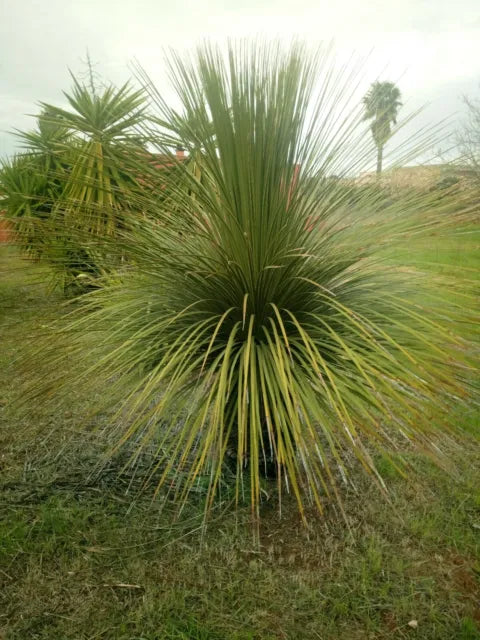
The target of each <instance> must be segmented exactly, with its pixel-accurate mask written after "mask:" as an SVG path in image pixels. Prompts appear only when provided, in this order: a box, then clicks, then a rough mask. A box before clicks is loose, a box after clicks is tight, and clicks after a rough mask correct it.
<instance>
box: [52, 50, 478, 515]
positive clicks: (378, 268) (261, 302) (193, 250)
mask: <svg viewBox="0 0 480 640" xmlns="http://www.w3.org/2000/svg"><path fill="white" fill-rule="evenodd" d="M322 56H323V54H320V53H319V54H317V55H308V54H307V53H306V51H305V49H304V48H303V47H302V46H301V45H299V44H296V45H293V46H292V47H291V48H290V49H288V50H286V51H285V50H283V49H282V48H281V47H280V46H279V45H261V44H258V43H257V44H255V45H252V44H249V43H243V44H240V45H235V44H232V45H230V46H229V48H228V51H227V53H226V56H224V55H223V52H222V51H221V50H220V49H218V48H216V47H214V46H208V45H207V46H204V47H202V48H200V49H199V50H198V52H197V54H196V56H195V57H194V58H187V59H182V58H180V57H178V56H176V55H173V56H172V57H171V58H170V71H171V78H172V81H173V84H174V87H175V89H176V92H177V95H178V98H179V100H180V101H181V102H182V104H183V105H184V108H185V111H186V112H188V113H195V131H196V137H197V139H198V141H199V142H201V148H202V179H201V180H200V179H197V176H196V175H195V173H194V172H191V171H190V170H189V169H188V168H187V167H185V168H184V169H182V167H183V165H181V164H179V167H178V169H179V171H183V174H182V175H183V180H180V181H179V180H175V181H173V182H172V183H171V184H170V185H169V189H171V192H173V193H174V195H175V207H174V210H173V209H172V208H170V207H169V204H168V200H167V201H158V200H154V199H153V200H151V199H150V196H149V194H147V193H146V194H145V196H144V197H142V196H141V195H140V196H139V201H138V207H139V208H142V209H144V210H148V209H149V208H152V209H154V210H155V211H154V213H155V216H153V212H152V215H151V216H149V218H150V219H152V218H153V217H155V219H156V222H155V223H153V222H149V221H148V220H145V221H143V222H142V223H141V224H138V225H137V228H136V229H135V230H134V231H133V232H132V233H131V234H125V235H124V237H123V241H124V242H126V243H128V244H129V245H130V247H131V250H132V252H133V253H134V256H135V260H134V262H135V265H136V268H135V269H132V270H131V271H130V272H129V273H126V274H123V275H122V277H119V278H117V279H116V280H115V281H112V280H109V281H106V282H105V283H104V287H103V288H102V289H101V290H99V291H96V292H93V293H90V294H88V295H86V296H85V297H84V298H83V299H82V304H81V305H80V306H77V307H76V310H75V312H74V314H73V316H72V317H71V318H70V320H69V323H68V325H67V327H63V325H62V329H61V331H64V332H65V336H66V345H67V346H66V348H65V351H63V350H59V344H60V340H59V334H57V335H56V338H55V349H54V350H53V351H52V353H51V355H50V357H49V358H48V357H47V358H45V356H44V355H42V359H43V361H44V362H47V363H48V365H47V366H48V368H49V370H50V371H51V372H54V375H51V376H50V378H49V380H50V382H49V384H50V389H54V388H57V389H58V386H59V385H60V386H62V385H64V384H68V381H69V380H70V381H72V380H73V382H74V384H75V385H76V386H78V385H79V384H80V382H82V381H83V382H85V383H87V384H88V383H89V382H90V383H91V384H92V385H93V386H94V387H96V388H98V385H99V380H100V378H103V379H104V380H106V381H107V383H108V384H107V387H106V388H107V391H106V392H105V393H104V394H103V395H102V399H103V400H104V401H105V403H107V404H108V403H110V404H114V403H115V402H119V408H118V413H117V414H116V419H115V420H113V421H112V423H111V424H110V426H111V429H112V433H113V439H114V440H115V447H114V448H118V447H119V446H121V445H122V444H124V443H126V442H128V441H133V442H135V443H136V446H137V447H138V450H137V452H136V455H140V452H141V451H142V450H143V449H144V448H145V447H149V448H153V450H154V453H155V460H156V469H157V471H158V473H159V474H160V478H159V486H160V485H162V484H165V483H166V482H167V481H168V484H169V486H170V487H174V489H175V492H176V497H177V498H178V499H179V500H180V502H181V503H182V502H183V501H184V500H185V499H186V497H187V496H188V494H189V492H190V490H191V489H192V488H193V487H194V486H195V484H196V482H197V481H198V479H199V478H200V477H202V478H203V479H206V483H207V485H208V492H207V493H208V495H207V506H208V505H211V504H212V501H213V500H214V497H215V494H216V490H217V488H218V486H219V483H220V479H221V478H222V475H223V473H224V471H225V468H226V466H228V464H227V463H229V464H230V466H231V467H232V466H233V470H234V473H235V476H236V495H237V499H238V500H240V496H241V494H242V491H243V490H244V489H245V486H247V487H249V489H247V494H248V496H249V498H250V501H251V503H252V505H253V507H254V509H255V510H256V512H257V513H258V507H259V503H260V497H261V482H262V480H261V477H262V475H273V476H275V477H276V480H277V486H278V491H279V492H280V493H281V492H282V491H284V490H285V489H288V490H289V491H291V492H293V493H294V495H295V496H296V498H297V501H298V505H299V507H300V510H301V511H302V513H303V510H304V503H305V497H306V496H308V498H310V499H311V500H313V501H314V502H315V503H316V505H317V506H318V507H319V508H320V509H321V508H322V500H323V497H324V496H325V494H329V493H331V492H332V491H334V492H335V491H336V488H335V487H336V485H337V481H338V478H339V477H345V476H346V475H347V473H348V469H349V467H350V465H351V461H352V459H357V460H359V461H360V463H361V465H362V466H363V467H364V468H365V469H366V471H367V472H369V473H370V474H372V476H373V477H374V478H377V480H378V482H379V483H380V484H381V482H382V481H381V478H380V475H379V474H378V472H377V469H376V467H375V462H374V457H373V455H372V453H373V452H374V451H375V450H376V449H381V450H389V448H391V447H392V446H394V444H395V441H396V440H397V439H398V438H400V439H403V440H404V441H405V442H408V443H415V444H417V445H419V446H420V447H422V448H425V449H429V450H434V449H435V435H436V434H438V432H439V431H441V429H442V426H443V425H444V422H445V421H444V420H443V417H444V410H445V406H446V405H447V404H448V403H449V402H452V401H458V402H460V401H461V398H463V397H465V395H466V394H467V393H468V385H467V382H466V380H467V379H468V372H469V360H468V357H469V356H468V343H467V342H466V340H465V339H463V338H462V337H460V336H458V335H456V333H455V328H456V327H457V326H458V325H457V324H456V323H457V321H459V320H460V321H463V322H466V321H467V320H468V317H469V316H468V311H467V310H464V309H463V308H462V307H461V306H459V305H458V304H457V303H452V305H450V306H449V304H448V300H447V301H446V300H444V299H443V298H442V296H441V295H440V294H442V293H443V291H444V290H446V288H447V285H446V284H445V283H443V285H442V287H443V290H442V289H439V288H438V283H437V282H435V281H434V279H433V278H432V276H431V274H428V273H425V272H422V271H421V270H417V271H416V270H415V269H413V268H409V269H406V268H401V265H399V264H396V263H395V253H394V251H393V249H394V248H395V247H396V246H404V245H405V243H409V242H412V241H413V240H414V239H415V238H416V237H420V236H422V235H425V234H428V233H431V232H432V230H435V232H436V233H441V232H442V230H443V229H445V228H446V227H447V226H449V225H452V224H453V221H454V217H453V214H452V215H450V216H449V215H447V214H448V213H449V211H450V209H449V207H451V204H452V203H451V202H450V201H448V199H447V200H445V201H444V202H443V204H442V207H443V208H442V209H441V208H440V204H439V203H438V200H437V201H436V204H435V206H433V205H432V203H431V201H430V200H429V199H428V196H419V195H418V194H413V195H412V194H410V193H408V194H405V195H404V196H400V195H399V196H397V197H396V198H395V199H392V198H391V197H386V196H385V194H384V192H383V191H380V190H379V189H378V188H377V187H376V186H375V185H372V186H371V187H369V188H363V189H358V187H357V186H356V184H355V182H354V181H353V180H351V179H350V178H349V177H348V176H349V174H350V173H351V172H352V171H353V170H358V169H359V167H361V166H362V164H364V163H365V161H368V148H369V145H368V141H364V139H363V138H362V136H363V135H364V134H363V133H362V127H361V118H362V114H361V110H360V105H358V106H357V105H355V106H354V107H349V106H348V104H349V103H348V101H347V102H343V101H342V96H343V97H344V98H349V93H348V92H350V91H352V92H353V91H354V90H355V87H353V86H351V82H352V81H353V78H354V76H355V72H354V73H352V75H349V76H341V77H339V76H338V75H336V74H335V73H334V72H333V71H332V70H331V69H330V68H329V67H328V66H327V67H325V65H322V63H325V64H327V62H325V60H324V59H323V58H322ZM147 88H148V87H147ZM345 92H347V93H345ZM151 93H152V96H153V97H154V98H155V96H154V94H153V92H151ZM155 99H156V102H157V106H158V109H159V110H160V118H161V120H162V121H163V122H169V123H170V125H169V130H168V131H167V133H166V134H165V138H163V137H162V136H163V134H162V132H161V131H152V136H153V137H154V138H155V139H156V140H157V142H158V144H159V146H160V148H161V149H162V151H163V152H165V149H164V147H163V142H165V143H166V144H168V143H169V142H170V141H171V139H172V138H171V136H172V131H171V129H172V127H174V126H175V122H178V120H176V116H175V113H174V112H172V111H170V109H169V107H168V105H167V104H166V103H164V102H163V101H162V100H161V98H160V97H159V96H157V97H156V98H155ZM182 126H183V125H182ZM212 128H213V132H214V135H213V136H212V135H211V133H212ZM181 133H182V132H181V131H180V130H179V132H178V134H179V135H181ZM172 162H174V155H173V154H172ZM332 174H335V175H336V176H337V177H336V178H329V175H332ZM338 176H340V178H339V177H338ZM341 176H343V177H341ZM450 213H451V211H450ZM468 215H469V214H468V212H463V213H459V214H457V215H456V218H455V224H456V225H457V226H458V225H460V224H461V222H462V221H464V220H467V219H468ZM465 295H467V292H466V291H465ZM89 336H93V338H92V339H90V337H89ZM65 352H66V354H67V356H68V359H69V360H68V361H69V362H70V363H73V364H72V366H73V369H74V371H72V370H70V371H69V370H67V371H65V368H64V367H63V368H62V366H61V362H62V361H63V362H65ZM80 371H81V373H80ZM42 389H45V387H42Z"/></svg>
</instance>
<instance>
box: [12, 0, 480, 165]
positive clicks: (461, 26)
mask: <svg viewBox="0 0 480 640" xmlns="http://www.w3.org/2000/svg"><path fill="white" fill-rule="evenodd" d="M0 6H1V9H2V10H1V13H0V47H1V54H2V55H1V56H0V74H1V85H0V86H1V89H0V91H1V97H0V155H1V156H5V155H8V154H10V153H12V152H13V151H14V149H15V144H16V143H15V138H14V136H12V135H11V133H10V131H11V130H12V129H13V128H15V127H18V128H22V129H25V128H31V126H32V124H33V121H32V119H31V118H29V117H28V116H27V115H26V114H32V113H37V112H38V106H37V103H38V101H40V100H42V101H46V102H53V103H55V104H61V103H62V102H63V101H62V94H61V91H62V89H67V88H68V87H69V84H70V81H69V77H68V67H69V68H71V69H72V70H73V71H74V72H78V71H81V70H82V63H81V60H82V59H85V52H86V49H87V48H88V49H89V51H90V55H91V57H92V59H93V60H94V61H96V62H97V63H98V66H97V70H98V71H99V72H100V73H101V74H102V75H103V76H104V77H105V78H107V79H109V80H111V81H113V82H114V83H117V84H118V83H120V82H122V81H124V80H125V79H126V78H127V77H129V75H131V74H130V73H129V68H128V63H129V62H130V61H131V60H132V59H133V58H137V59H138V60H139V62H140V63H141V64H142V65H143V66H144V67H145V68H146V70H147V71H148V72H149V73H150V75H151V76H152V77H153V78H154V79H155V81H156V82H157V84H159V85H160V87H161V88H163V86H164V85H165V83H166V79H165V76H164V74H163V63H162V57H163V53H162V48H164V47H168V46H171V45H173V46H177V47H180V48H189V47H192V46H193V45H194V44H195V43H196V42H198V41H199V40H202V39H203V38H214V39H215V40H224V39H225V38H227V37H228V36H232V37H241V36H248V35H252V36H253V35H262V36H267V37H270V38H274V37H280V38H282V39H288V38H290V37H292V36H294V35H298V36H301V37H303V38H304V39H306V40H307V41H308V42H309V43H312V44H315V43H319V42H321V41H331V40H333V41H334V43H335V47H336V50H337V51H338V52H339V55H341V56H343V55H346V54H349V53H351V52H353V51H355V52H357V54H358V55H359V56H365V55H366V54H368V53H369V52H370V51H371V53H370V56H369V58H368V61H367V62H366V64H365V67H364V74H363V78H364V85H365V86H364V89H365V90H366V89H367V88H368V85H369V83H370V82H372V81H373V80H375V79H380V80H393V81H395V82H397V83H398V85H399V87H400V89H401V91H402V94H403V99H404V102H405V104H406V106H405V107H404V109H403V110H402V113H405V114H406V113H407V112H408V111H412V110H414V109H416V108H417V107H419V106H421V105H424V104H428V106H427V107H426V109H425V111H424V112H423V113H422V115H421V116H419V119H418V120H417V123H418V126H419V127H420V126H422V125H423V124H425V123H428V122H432V121H440V120H442V119H443V118H445V117H451V119H452V120H451V125H450V126H451V128H454V126H455V124H454V123H457V122H458V121H459V120H460V119H461V117H462V111H463V105H462V102H461V96H462V94H468V95H470V96H478V97H480V0H456V1H454V2H452V0H363V1H359V0H316V1H310V0H280V1H278V0H276V1H275V0H257V1H255V0H223V1H220V0H213V1H212V0H209V1H208V0H207V1H206V2H200V1H199V0H195V1H194V0H168V1H167V0H95V1H93V0H0Z"/></svg>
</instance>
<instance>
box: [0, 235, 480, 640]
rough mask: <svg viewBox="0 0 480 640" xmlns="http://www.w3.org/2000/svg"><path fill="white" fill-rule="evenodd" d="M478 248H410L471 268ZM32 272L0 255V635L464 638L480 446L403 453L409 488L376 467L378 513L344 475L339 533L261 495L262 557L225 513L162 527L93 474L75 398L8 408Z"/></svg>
mask: <svg viewBox="0 0 480 640" xmlns="http://www.w3.org/2000/svg"><path fill="white" fill-rule="evenodd" d="M465 243H466V244H465ZM478 244H480V242H479V241H478V240H477V242H476V244H475V242H474V241H471V240H459V241H458V244H456V243H453V244H449V245H445V246H443V245H432V246H429V247H426V248H425V251H429V252H430V255H431V261H432V262H435V263H437V265H438V268H439V269H447V270H448V265H450V266H451V268H452V269H453V268H455V265H458V264H468V265H469V266H471V267H472V268H475V267H476V266H479V264H480V257H479V254H480V252H479V251H478V246H476V245H478ZM429 259H430V258H429ZM39 276H40V274H39V271H38V269H34V268H33V267H29V268H25V265H24V264H22V263H21V262H20V261H19V260H18V259H17V258H15V257H14V256H13V253H12V251H11V250H7V249H6V248H5V247H3V248H2V247H0V327H1V329H0V336H1V349H0V639H1V640H40V639H42V640H87V639H88V640H94V639H112V640H163V639H172V640H181V639H182V640H234V639H236V640H247V639H249V640H253V639H262V640H274V639H275V640H276V639H285V638H288V639H292V640H297V639H298V640H302V639H305V640H357V639H358V640H359V639H362V640H363V639H372V640H373V639H375V640H376V639H380V638H394V639H396V638H398V639H403V638H409V639H410V638H418V639H422V640H480V455H479V453H480V451H479V449H478V448H475V446H473V445H472V446H471V447H468V448H464V447H460V446H456V445H455V444H454V443H452V444H451V445H449V446H450V447H451V451H449V453H450V455H451V457H452V459H453V460H454V462H455V463H456V466H455V470H454V473H453V474H448V473H447V472H445V471H442V470H441V469H439V468H438V467H435V466H434V465H432V464H431V463H430V462H429V461H428V460H427V459H425V458H423V457H422V456H421V455H419V454H414V453H412V454H410V456H411V462H412V464H413V465H414V467H415V468H416V470H417V473H416V474H415V476H412V477H411V478H409V479H408V480H405V479H403V478H401V477H399V476H398V475H397V473H396V471H395V469H394V467H393V466H392V465H391V464H390V463H389V462H388V461H387V460H382V459H381V460H379V461H378V463H379V466H380V468H381V470H382V471H383V473H384V476H385V478H386V479H387V481H388V484H389V489H390V504H389V503H388V502H387V501H386V500H385V499H384V498H383V497H382V496H380V495H379V494H378V491H377V490H376V489H375V488H374V487H373V486H372V485H371V484H370V483H368V482H367V480H366V479H365V478H364V477H363V476H362V475H361V474H359V477H358V479H357V478H356V479H355V483H356V487H357V490H356V491H354V490H353V489H351V490H349V491H346V490H345V493H344V508H345V512H346V521H345V520H344V519H343V518H342V517H341V516H340V515H339V514H338V509H337V508H336V506H335V505H334V504H331V505H327V509H326V514H325V516H324V517H323V518H318V517H317V518H312V519H311V520H310V528H309V529H308V530H306V529H305V528H303V527H302V525H301V523H300V521H299V518H298V516H297V513H296V510H295V508H294V505H293V504H289V503H288V501H287V503H286V504H285V505H284V509H283V517H282V518H281V519H279V516H278V511H277V509H276V507H275V500H274V499H273V498H272V499H271V500H267V501H266V503H265V505H264V513H263V520H262V524H261V538H260V545H258V544H257V543H256V542H255V541H254V540H253V537H252V529H251V526H250V525H249V522H248V520H249V513H248V512H247V511H246V512H243V511H240V513H238V514H237V515H235V514H233V513H232V511H231V509H229V507H228V504H225V505H219V507H218V509H217V511H216V512H215V513H214V515H213V517H212V519H211V521H210V523H209V526H208V528H206V529H205V528H204V527H203V526H202V513H201V510H200V508H199V506H198V505H196V504H193V503H192V504H191V505H190V506H189V507H188V511H186V512H185V513H183V515H182V517H181V519H179V520H178V521H176V522H173V523H172V518H171V517H170V514H169V509H170V508H171V507H169V506H168V504H167V505H166V506H165V505H163V509H162V508H161V506H162V503H161V501H160V502H159V501H156V502H152V501H151V497H150V495H145V496H139V494H138V491H136V487H138V486H139V483H140V481H141V478H139V477H137V476H135V475H130V476H120V475H119V473H118V470H119V468H120V467H119V465H118V464H117V463H116V462H112V463H111V464H109V465H107V466H103V467H102V468H101V471H98V469H99V466H98V461H99V460H98V457H99V454H98V450H97V448H96V446H95V442H94V440H92V441H90V442H87V443H85V441H77V440H78V436H76V433H77V431H76V426H77V418H76V415H77V408H76V403H77V402H78V399H72V406H71V407H70V409H65V410H64V411H63V410H62V413H59V412H57V413H55V414H49V413H48V412H46V411H44V410H42V408H41V407H37V406H31V407H28V412H27V417H21V416H19V415H18V413H13V412H12V411H11V409H10V407H9V401H10V399H11V397H12V394H13V391H14V389H15V385H16V379H17V377H18V376H19V375H24V373H23V372H22V371H21V370H20V365H19V364H18V356H20V355H21V353H22V349H24V342H25V339H26V338H28V337H33V338H34V337H35V335H37V333H38V332H39V331H40V332H41V331H48V323H49V322H50V320H51V318H52V317H53V316H54V315H55V313H58V311H55V305H54V304H52V299H51V297H49V296H48V295H47V294H46V291H45V288H44V286H43V285H42V284H41V281H40V277H39ZM455 419H458V420H461V421H462V422H464V423H465V424H466V425H467V426H469V428H470V429H475V428H478V423H479V422H480V416H479V414H478V413H475V412H474V411H473V410H472V411H471V412H466V413H465V412H463V413H461V414H459V415H457V416H455ZM76 438H77V439H76ZM139 473H141V471H140V472H139ZM347 523H348V526H347Z"/></svg>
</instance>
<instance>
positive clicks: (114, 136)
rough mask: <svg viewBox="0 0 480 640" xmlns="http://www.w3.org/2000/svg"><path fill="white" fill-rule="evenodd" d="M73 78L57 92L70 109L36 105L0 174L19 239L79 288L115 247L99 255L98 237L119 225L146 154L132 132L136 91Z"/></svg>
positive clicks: (140, 106)
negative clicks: (34, 124) (34, 118)
mask: <svg viewBox="0 0 480 640" xmlns="http://www.w3.org/2000/svg"><path fill="white" fill-rule="evenodd" d="M72 77H73V89H72V91H71V93H65V94H64V95H65V97H66V99H67V101H68V103H69V107H70V109H64V108H60V107H56V106H53V105H50V104H46V103H42V113H41V114H40V116H39V117H38V130H36V131H34V132H29V133H20V138H21V142H22V145H23V146H24V147H25V153H24V154H22V156H21V157H20V158H18V159H16V160H15V161H14V162H13V163H12V164H11V165H10V166H9V165H6V166H5V167H4V170H3V177H2V187H3V190H4V192H5V193H6V194H7V196H8V199H7V202H6V204H7V209H8V211H9V217H11V218H12V219H13V220H14V223H15V228H16V230H17V237H18V240H19V242H20V245H21V246H22V245H25V246H26V245H28V246H29V247H30V248H33V247H34V246H35V247H36V254H37V257H43V258H44V259H46V260H47V261H48V262H49V263H50V264H51V265H52V266H53V268H54V273H55V274H56V276H55V277H56V279H57V281H58V282H61V283H62V287H63V288H64V289H71V287H72V286H75V288H76V289H78V286H76V285H82V283H84V282H85V279H84V278H86V280H87V281H90V280H91V276H93V277H96V276H98V275H100V274H101V273H102V272H103V271H104V270H105V269H106V268H111V267H112V266H113V264H114V263H115V260H114V255H113V253H112V250H113V249H114V248H115V245H113V244H112V245H110V246H109V248H108V255H105V246H104V245H103V240H104V238H105V237H109V236H115V234H116V232H117V231H118V230H119V229H121V228H123V227H124V226H125V224H126V220H127V219H128V217H129V214H128V211H129V209H130V208H131V194H132V192H134V191H135V190H136V189H137V188H138V186H139V181H138V178H139V176H138V168H139V166H140V164H141V162H142V161H145V162H146V156H147V155H148V154H147V152H146V150H145V146H144V142H143V141H142V136H141V135H140V134H139V132H138V130H137V127H138V126H139V125H140V124H141V123H142V121H143V119H144V117H145V107H146V103H145V99H144V96H143V94H142V91H133V90H131V89H130V87H129V85H128V84H125V85H124V86H122V87H121V88H119V89H116V88H115V87H113V86H107V87H105V88H102V89H100V90H96V89H95V87H93V86H87V85H85V84H82V83H81V82H79V81H78V80H77V79H76V78H75V77H74V76H72ZM133 159H134V164H135V169H132V160H133ZM21 203H23V205H21ZM22 206H23V209H22ZM27 224H28V225H30V226H28V233H27V235H25V233H24V231H26V225H27ZM25 246H24V248H25ZM114 253H116V254H117V258H118V256H119V255H120V257H121V251H115V252H114ZM79 277H80V278H81V279H80V280H78V278H79Z"/></svg>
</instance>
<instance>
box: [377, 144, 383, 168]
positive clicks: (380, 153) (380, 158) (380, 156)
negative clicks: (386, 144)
mask: <svg viewBox="0 0 480 640" xmlns="http://www.w3.org/2000/svg"><path fill="white" fill-rule="evenodd" d="M382 163H383V145H379V146H378V147H377V176H379V175H380V174H381V173H382Z"/></svg>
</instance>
